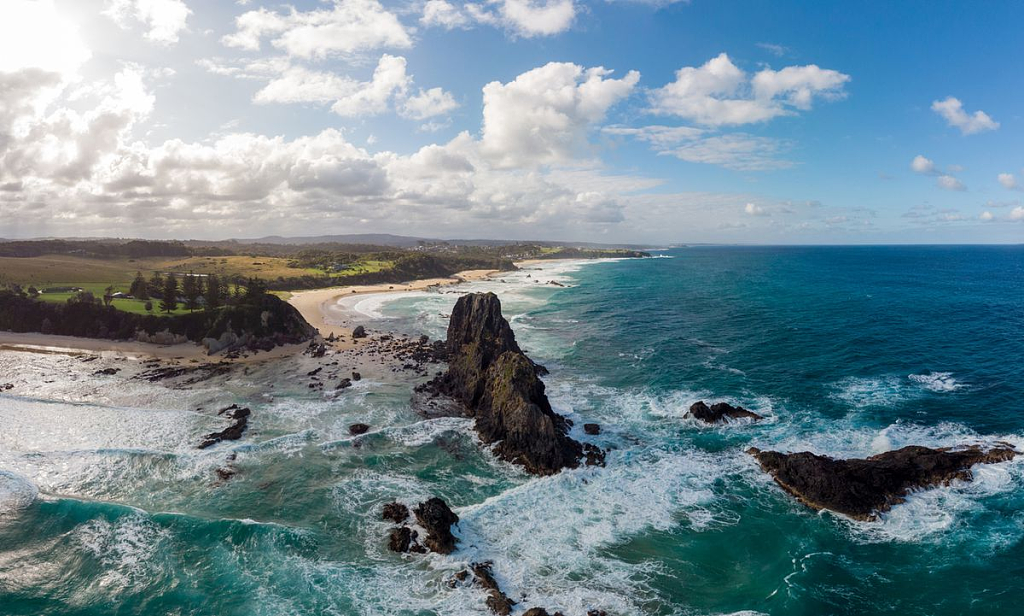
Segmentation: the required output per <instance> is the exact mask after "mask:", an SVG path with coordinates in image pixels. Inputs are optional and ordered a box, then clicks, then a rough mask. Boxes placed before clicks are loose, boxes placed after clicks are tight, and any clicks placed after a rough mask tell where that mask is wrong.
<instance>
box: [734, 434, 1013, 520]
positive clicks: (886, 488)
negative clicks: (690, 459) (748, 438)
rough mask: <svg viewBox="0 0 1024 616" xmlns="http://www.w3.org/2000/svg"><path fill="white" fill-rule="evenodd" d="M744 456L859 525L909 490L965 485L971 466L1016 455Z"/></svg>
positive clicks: (969, 450) (1003, 449) (976, 450)
mask: <svg viewBox="0 0 1024 616" xmlns="http://www.w3.org/2000/svg"><path fill="white" fill-rule="evenodd" d="M747 453H749V454H751V455H752V456H754V459H756V460H757V462H758V464H760V465H761V468H762V469H764V470H765V471H766V472H767V473H769V474H770V475H771V476H772V477H773V478H774V479H775V482H776V483H778V484H779V485H780V486H782V488H783V489H784V490H786V491H787V492H789V493H790V494H792V495H793V496H795V497H796V498H797V499H798V500H799V501H800V502H802V503H804V504H806V505H807V506H809V507H812V508H814V509H828V510H831V511H835V512H838V513H842V514H844V515H847V516H850V517H851V518H854V519H856V520H864V521H870V520H876V519H877V518H878V514H879V513H881V512H884V511H888V510H889V509H890V508H891V507H892V506H893V505H896V504H899V503H901V502H903V500H904V499H905V497H906V495H907V494H908V493H909V492H910V491H912V490H915V489H922V488H929V487H934V486H939V485H948V484H949V483H950V482H951V481H953V480H954V479H961V480H964V481H970V480H971V478H972V475H971V467H972V466H974V465H975V464H994V463H997V462H1005V461H1007V460H1010V459H1012V458H1013V457H1014V456H1015V455H1017V452H1016V451H1014V450H1013V448H1012V447H1010V446H1002V445H1000V446H997V447H993V448H990V449H983V448H981V447H979V446H976V445H974V446H970V447H966V448H960V449H952V448H948V447H944V448H940V449H930V448H928V447H919V446H910V447H904V448H902V449H897V450H894V451H887V452H885V453H881V454H878V455H876V456H871V457H870V458H863V459H856V458H853V459H847V460H837V459H834V458H830V457H828V456H821V455H817V454H813V453H810V452H807V451H803V452H800V453H788V454H787V453H779V452H777V451H761V450H759V449H757V448H756V447H751V448H750V449H748V450H747Z"/></svg>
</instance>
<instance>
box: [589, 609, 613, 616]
mask: <svg viewBox="0 0 1024 616" xmlns="http://www.w3.org/2000/svg"><path fill="white" fill-rule="evenodd" d="M587 616H608V612H606V611H604V610H587Z"/></svg>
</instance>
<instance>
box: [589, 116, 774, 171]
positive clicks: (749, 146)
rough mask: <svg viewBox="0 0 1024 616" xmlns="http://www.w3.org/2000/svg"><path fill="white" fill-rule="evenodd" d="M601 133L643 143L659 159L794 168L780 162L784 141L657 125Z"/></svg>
mask: <svg viewBox="0 0 1024 616" xmlns="http://www.w3.org/2000/svg"><path fill="white" fill-rule="evenodd" d="M602 132H604V133H606V134H610V135H622V136H629V137H633V138H635V139H639V140H641V141H646V142H648V143H650V144H651V147H652V149H654V151H656V152H658V154H661V155H669V156H675V157H676V158H678V159H680V160H684V161H686V162H691V163H704V164H709V165H719V166H722V167H725V168H726V169H734V170H736V171H770V170H775V169H787V168H790V167H793V166H794V163H793V162H792V161H789V160H785V159H783V158H781V155H782V153H783V151H784V150H786V149H788V148H789V143H788V142H787V141H780V140H776V139H770V138H767V137H758V136H755V135H748V134H746V133H730V134H725V135H715V134H713V133H710V132H709V131H707V130H704V129H700V128H694V127H690V126H659V125H653V126H644V127H641V128H627V127H621V126H609V127H605V128H604V129H602Z"/></svg>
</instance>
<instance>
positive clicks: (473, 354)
mask: <svg viewBox="0 0 1024 616" xmlns="http://www.w3.org/2000/svg"><path fill="white" fill-rule="evenodd" d="M446 351H447V355H448V371H447V372H445V373H444V374H443V375H441V376H439V377H437V378H435V379H434V380H432V381H430V382H429V383H426V384H424V385H423V386H421V387H419V388H418V389H417V391H418V393H419V394H427V395H430V396H434V397H437V396H440V395H443V396H446V397H448V398H451V399H452V400H454V401H456V402H457V403H459V404H458V405H457V406H460V407H461V409H462V411H463V413H464V414H465V415H466V416H469V417H472V418H474V419H475V420H476V431H477V433H478V434H479V435H480V438H481V439H482V440H483V441H484V442H485V443H488V444H490V443H496V445H495V447H494V452H495V453H496V454H497V455H498V456H500V457H501V458H502V459H505V460H508V461H510V462H512V463H514V464H519V465H522V466H523V467H524V468H525V469H526V470H527V471H528V472H530V473H533V474H535V475H550V474H553V473H557V472H558V471H560V470H562V469H563V468H576V467H577V466H579V465H580V463H581V460H583V459H584V458H585V461H586V463H587V464H603V462H604V452H602V451H601V450H600V449H598V448H597V447H595V446H593V445H589V444H583V443H580V442H578V441H576V440H574V439H572V438H570V437H569V436H568V434H567V433H568V431H569V427H570V425H569V423H568V422H567V421H566V419H565V418H564V417H562V416H561V415H558V414H557V413H555V412H554V411H553V410H552V409H551V404H550V403H549V402H548V398H547V395H545V393H544V383H543V381H541V379H540V376H541V374H543V373H546V370H544V368H543V367H542V366H539V365H537V364H535V363H534V362H533V361H532V360H530V358H529V357H527V356H526V354H525V353H523V351H522V350H521V349H520V348H519V345H518V344H517V343H516V338H515V334H514V333H513V332H512V328H511V327H510V326H509V324H508V321H506V320H505V318H504V317H503V316H502V314H501V302H500V301H499V300H498V297H497V296H496V295H494V294H493V293H471V294H468V295H464V296H462V297H460V298H459V300H458V302H457V303H456V304H455V308H454V309H453V310H452V314H451V320H450V321H449V324H448V340H447V343H446Z"/></svg>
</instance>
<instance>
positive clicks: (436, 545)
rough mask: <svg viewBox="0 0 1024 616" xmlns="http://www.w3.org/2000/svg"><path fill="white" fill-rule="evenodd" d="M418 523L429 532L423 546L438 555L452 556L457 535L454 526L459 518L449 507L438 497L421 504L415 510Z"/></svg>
mask: <svg viewBox="0 0 1024 616" xmlns="http://www.w3.org/2000/svg"><path fill="white" fill-rule="evenodd" d="M413 513H414V514H416V521H417V522H419V524H420V526H422V527H423V528H424V529H425V530H426V531H427V537H426V539H424V540H423V544H424V545H425V546H426V547H427V548H429V549H430V550H433V551H434V552H437V553H438V554H451V553H452V552H453V551H454V550H455V541H456V539H455V535H453V534H452V524H456V523H458V521H459V516H457V515H455V513H454V512H453V511H452V510H451V509H449V508H448V505H447V504H446V503H445V502H444V501H443V500H441V499H440V498H437V497H436V496H435V497H433V498H431V499H428V500H427V501H425V502H422V503H420V504H419V505H418V506H417V507H416V509H414V510H413Z"/></svg>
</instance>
